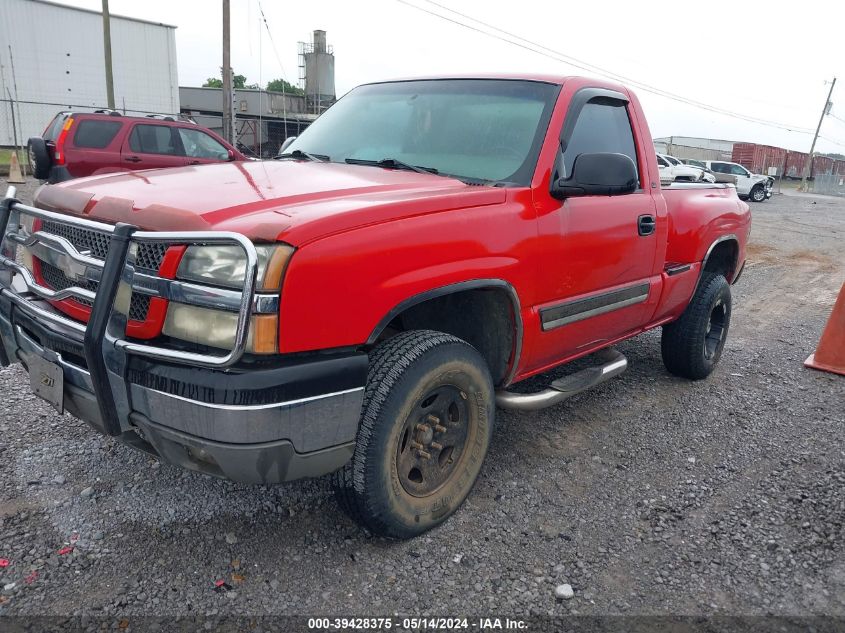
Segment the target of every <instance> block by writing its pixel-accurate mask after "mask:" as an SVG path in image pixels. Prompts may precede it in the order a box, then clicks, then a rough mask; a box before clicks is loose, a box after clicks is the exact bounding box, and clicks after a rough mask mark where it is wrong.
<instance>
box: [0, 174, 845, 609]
mask: <svg viewBox="0 0 845 633" xmlns="http://www.w3.org/2000/svg"><path fill="white" fill-rule="evenodd" d="M4 190H5V183H4V182H3V181H2V180H0V191H4ZM33 190H34V187H32V186H26V187H23V188H22V190H21V192H20V194H19V195H20V197H22V198H24V199H27V198H28V196H30V195H31V193H32V191H33ZM753 211H754V229H753V235H752V245H751V247H750V263H749V265H748V267H747V269H746V271H745V273H744V275H743V278H742V280H741V281H740V282H739V284H738V285H737V286H736V287H735V288H734V305H735V308H734V316H733V323H732V328H731V333H730V337H729V340H728V343H727V347H726V350H725V354H724V356H723V359H722V362H721V364H720V366H719V368H718V370H717V371H716V372H715V374H714V375H713V376H711V377H710V378H709V379H708V380H706V381H703V382H698V383H690V382H687V381H684V380H681V379H677V378H674V377H672V376H670V375H669V374H668V373H667V372H666V371H665V369H664V368H663V365H662V363H661V360H660V346H659V344H660V336H659V332H651V333H648V334H645V335H643V336H640V337H638V338H636V339H634V340H631V341H628V342H626V343H624V344H623V345H621V346H620V350H621V351H622V352H623V353H625V354H626V355H627V356H628V358H629V360H630V365H631V367H630V370H629V371H628V372H627V373H626V374H624V375H623V376H622V377H621V378H619V379H616V380H614V381H611V382H610V383H607V384H605V385H603V386H601V387H599V388H597V389H595V390H594V391H592V392H588V393H585V394H582V395H580V396H578V397H576V398H573V399H572V400H570V401H569V402H567V403H565V404H563V405H560V406H558V407H555V408H553V409H548V410H545V411H541V412H537V413H520V414H515V413H508V412H504V411H499V412H498V420H497V428H496V432H495V437H494V442H493V446H492V448H491V451H490V454H489V456H488V458H487V462H486V466H485V468H484V469H483V471H482V473H481V477H480V479H479V482H478V484H477V486H476V488H475V490H474V492H473V493H472V495H471V496H470V498H469V499H468V501H467V503H466V504H465V505H464V506H463V508H462V509H461V510H460V511H459V512H458V513H457V514H456V515H455V516H454V517H453V518H452V519H451V520H450V521H448V522H447V523H446V524H445V525H444V526H443V527H441V528H439V529H437V530H435V531H433V532H431V533H429V534H427V535H425V536H423V537H421V538H418V539H416V540H414V541H411V542H405V543H394V542H387V541H384V540H381V539H377V538H372V537H371V536H369V535H368V534H366V533H365V532H364V531H363V530H362V529H360V528H359V527H357V526H356V525H355V524H354V523H352V522H351V521H350V520H348V519H347V518H346V517H344V516H343V515H342V514H341V513H340V512H339V511H338V510H337V508H336V507H335V504H334V502H333V500H332V498H331V495H330V490H329V486H328V483H327V481H326V480H313V481H305V482H296V483H293V484H288V485H282V486H267V487H254V486H244V485H238V484H233V483H228V482H224V481H219V480H216V479H213V478H210V477H205V476H201V475H197V474H193V473H188V472H183V471H180V470H178V469H176V468H172V467H170V466H167V465H160V464H158V463H157V462H155V461H154V460H152V459H150V458H149V457H147V456H145V455H143V454H140V453H137V452H135V451H133V450H131V449H129V448H127V447H124V446H123V445H121V444H119V443H117V442H114V441H112V440H109V439H106V438H102V437H100V436H98V435H96V434H95V433H94V432H93V431H91V430H90V429H89V428H88V427H87V426H86V425H85V424H84V423H82V422H80V421H78V420H76V419H74V418H72V417H70V416H69V415H66V416H64V417H60V416H58V415H57V414H56V413H55V412H54V411H53V410H52V409H51V408H50V407H49V406H48V405H46V404H44V403H42V402H41V401H40V400H38V399H36V398H35V397H33V396H32V395H31V394H30V389H29V385H28V380H27V377H26V376H25V374H24V372H23V371H22V370H21V369H20V367H18V366H14V367H10V368H5V369H0V394H2V404H0V438H2V439H0V559H8V561H9V564H8V566H7V567H0V614H6V615H35V614H48V615H49V614H53V615H71V614H77V615H79V614H86V615H95V616H96V615H114V614H117V613H120V614H130V615H131V614H134V615H145V614H146V615H149V614H156V615H195V614H206V615H217V614H220V615H223V614H302V613H310V614H315V613H326V612H329V613H333V614H338V615H349V614H358V615H388V614H391V613H394V612H398V613H402V614H413V615H422V614H433V615H437V614H439V615H448V614H454V613H467V612H474V613H503V614H523V615H527V614H576V613H578V614H592V615H605V614H626V615H628V614H657V615H665V614H696V615H698V614H701V615H725V614H730V615H736V614H745V615H765V614H778V615H789V616H802V615H825V614H826V615H838V616H843V615H845V544H843V537H845V534H843V530H845V528H843V523H845V494H843V490H845V379H843V378H841V377H836V376H833V375H830V374H824V373H819V372H815V371H811V370H807V369H805V368H804V367H802V362H803V360H804V359H805V358H806V356H807V355H808V354H810V353H811V352H812V351H813V349H814V347H815V344H816V342H817V341H818V337H819V334H820V332H821V329H822V327H823V325H824V323H825V320H826V318H827V315H828V314H829V311H830V307H831V305H832V304H833V301H834V299H835V297H836V293H837V291H838V289H839V285H840V284H841V283H842V281H843V278H845V257H843V250H844V249H845V247H843V243H845V242H843V240H845V200H841V199H836V198H827V197H822V196H809V195H797V194H794V193H793V194H788V195H786V194H785V195H780V196H777V197H775V198H774V199H773V200H771V201H770V202H767V203H763V204H758V205H754V207H753ZM558 373H561V372H558ZM555 375H557V374H555ZM549 379H550V376H548V375H547V376H543V377H540V378H535V379H532V383H534V384H536V385H538V386H539V385H541V384H542V383H543V382H546V381H548V380H549ZM0 565H2V562H0ZM218 579H221V580H225V581H226V582H227V584H228V585H229V586H231V590H230V591H225V592H216V591H214V583H215V581H217V580H218ZM563 584H569V585H571V588H572V591H573V593H574V596H573V597H571V598H569V599H563V596H564V595H566V592H565V591H564V589H563V588H559V586H560V585H563ZM556 588H559V589H558V591H559V593H560V597H556V595H555V591H556Z"/></svg>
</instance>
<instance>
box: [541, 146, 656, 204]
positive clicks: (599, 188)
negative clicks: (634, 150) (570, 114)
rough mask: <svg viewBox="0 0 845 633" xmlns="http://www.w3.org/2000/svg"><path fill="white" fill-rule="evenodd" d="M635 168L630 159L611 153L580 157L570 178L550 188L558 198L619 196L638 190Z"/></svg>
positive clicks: (559, 181)
mask: <svg viewBox="0 0 845 633" xmlns="http://www.w3.org/2000/svg"><path fill="white" fill-rule="evenodd" d="M639 179H640V178H639V174H638V173H637V166H636V165H635V164H634V161H633V160H631V158H630V157H629V156H625V154H614V153H611V152H598V153H595V154H580V155H579V156H578V157H577V158H576V159H575V164H574V165H573V166H572V177H571V178H561V179H560V180H558V181H557V182H556V183H554V184H553V185H552V191H551V194H552V196H553V197H555V198H558V199H563V198H569V197H574V196H621V195H624V194H628V193H633V192H634V191H636V190H637V188H638V187H639Z"/></svg>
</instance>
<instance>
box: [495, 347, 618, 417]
mask: <svg viewBox="0 0 845 633" xmlns="http://www.w3.org/2000/svg"><path fill="white" fill-rule="evenodd" d="M598 358H599V362H601V363H602V364H601V365H595V366H593V367H587V368H586V369H582V370H581V371H578V372H575V373H574V374H572V375H570V376H564V377H563V378H559V379H558V380H555V381H554V382H553V383H552V384H551V385H550V386H549V388H548V389H544V390H543V391H538V392H536V393H514V392H512V391H497V392H496V404H497V405H498V406H500V407H502V408H503V409H510V410H512V411H537V410H539V409H545V408H546V407H551V406H554V405H556V404H559V403H561V402H563V401H564V400H566V399H567V398H571V397H572V396H574V395H576V394H579V393H581V392H582V391H586V390H587V389H590V388H591V387H595V386H596V385H600V384H601V383H603V382H606V381H608V380H610V379H611V378H614V377H616V376H618V375H619V374H621V373H622V372H624V371H625V370H626V369H628V359H627V358H625V356H624V355H623V354H622V353H620V352H617V351H616V350H615V349H613V348H608V349H605V350H602V351H601V352H599V353H598Z"/></svg>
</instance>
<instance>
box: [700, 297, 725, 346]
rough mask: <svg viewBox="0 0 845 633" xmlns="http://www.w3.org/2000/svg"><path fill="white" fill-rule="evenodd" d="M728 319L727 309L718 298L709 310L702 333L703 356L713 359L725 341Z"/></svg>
mask: <svg viewBox="0 0 845 633" xmlns="http://www.w3.org/2000/svg"><path fill="white" fill-rule="evenodd" d="M727 321H728V310H727V308H726V307H725V304H724V303H723V302H722V300H721V299H720V300H719V301H717V302H716V305H714V306H713V309H712V310H711V311H710V319H708V321H707V331H706V332H705V334H704V358H706V359H707V360H713V358H715V356H716V354H718V353H719V350H721V349H722V345H723V343H724V342H725V331H726V329H727V328H726V326H727Z"/></svg>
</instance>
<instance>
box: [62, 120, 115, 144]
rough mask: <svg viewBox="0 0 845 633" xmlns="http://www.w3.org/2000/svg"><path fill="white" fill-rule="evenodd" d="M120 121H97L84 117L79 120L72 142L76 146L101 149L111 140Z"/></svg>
mask: <svg viewBox="0 0 845 633" xmlns="http://www.w3.org/2000/svg"><path fill="white" fill-rule="evenodd" d="M121 125H123V123H121V122H120V121H98V120H96V119H86V120H84V121H80V122H79V126H78V127H77V128H76V134H74V135H73V144H74V145H75V146H76V147H89V148H91V149H103V148H104V147H106V146H107V145H108V144H109V143H111V142H112V139H114V137H115V135H116V134H117V132H118V130H120V126H121Z"/></svg>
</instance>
